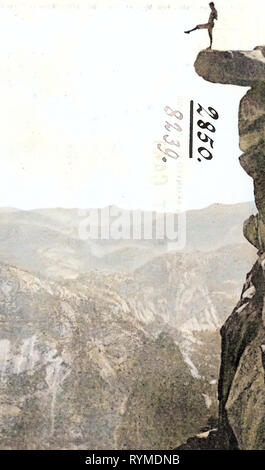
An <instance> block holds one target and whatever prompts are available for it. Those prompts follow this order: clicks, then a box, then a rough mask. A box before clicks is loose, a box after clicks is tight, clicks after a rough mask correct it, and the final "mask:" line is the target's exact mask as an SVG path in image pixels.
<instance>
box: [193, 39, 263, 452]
mask: <svg viewBox="0 0 265 470" xmlns="http://www.w3.org/2000/svg"><path fill="white" fill-rule="evenodd" d="M195 70H196V72H197V73H198V74H199V75H200V76H202V77H203V78H204V79H206V80H208V81H210V82H214V83H225V84H232V85H241V86H242V85H243V86H250V87H251V89H250V90H249V91H248V92H247V93H246V95H245V96H244V97H243V98H242V100H241V102H240V107H239V136H240V148H241V150H242V151H243V152H244V153H243V155H242V156H241V157H240V159H239V160H240V164H241V165H242V167H243V168H244V170H245V171H246V172H247V173H248V174H249V175H250V176H251V177H252V178H253V181H254V193H255V202H256V206H257V209H258V213H257V214H256V215H252V216H251V217H250V218H249V219H248V220H247V221H245V223H244V228H243V231H244V235H245V237H246V238H247V240H248V241H249V242H250V243H251V244H252V245H254V246H255V247H256V248H257V250H258V259H257V261H256V263H255V264H254V266H253V268H252V270H251V272H250V273H248V274H247V278H246V282H245V284H244V286H243V290H242V294H241V298H240V300H239V302H238V304H237V306H236V307H235V309H234V310H233V312H232V314H231V315H230V317H229V318H228V319H227V321H226V322H225V324H224V325H223V327H222V329H221V336H222V356H221V368H220V376H219V403H220V410H219V428H218V432H217V434H215V440H214V443H213V436H211V440H209V441H208V444H209V447H211V446H212V447H215V448H218V447H219V448H220V447H221V448H225V449H235V448H236V449H265V383H264V377H265V328H264V326H265V308H264V301H265V46H264V47H257V48H255V49H254V50H253V51H250V52H241V51H228V52H226V51H220V52H219V51H212V52H209V51H202V52H201V53H200V54H199V55H198V57H197V60H196V62H195ZM210 441H211V442H210ZM197 447H199V444H198V442H197Z"/></svg>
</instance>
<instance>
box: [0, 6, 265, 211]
mask: <svg viewBox="0 0 265 470" xmlns="http://www.w3.org/2000/svg"><path fill="white" fill-rule="evenodd" d="M215 4H216V7H217V10H218V13H219V19H218V22H217V24H216V27H215V29H214V48H216V49H253V48H254V47H255V46H256V45H260V44H264V43H265V33H264V24H263V23H262V22H263V21H264V13H265V6H264V5H263V3H262V2H260V0H252V1H251V2H249V1H245V0H233V1H231V0H219V1H216V2H215ZM208 15H209V7H208V1H201V0H186V1H183V0H171V1H162V0H153V1H151V0H149V1H145V0H142V1H140V0H131V1H126V0H122V1H121V0H120V1H112V0H108V1H101V0H94V1H93V0H91V1H85V0H83V1H82V0H79V1H74V0H72V1H64V0H61V1H59V0H57V1H56V0H54V1H45V0H34V2H33V1H25V0H24V1H22V0H21V1H18V0H17V1H15V0H14V1H11V0H10V1H8V0H7V1H2V2H1V5H0V82H1V86H0V102H1V107H0V129H1V138H0V154H1V160H0V206H14V207H20V208H25V209H29V208H37V207H54V206H62V207H102V206H105V205H108V204H116V205H118V206H121V207H125V208H142V209H152V208H153V209H155V208H157V200H160V199H161V200H162V199H163V198H166V199H167V200H166V204H165V206H166V208H167V209H170V210H174V209H178V207H176V205H175V194H176V193H179V192H180V193H181V208H183V209H187V208H188V209H191V208H200V207H204V206H207V205H209V204H212V203H215V202H224V203H234V202H239V201H246V200H250V199H253V195H252V193H253V191H252V182H251V179H250V178H249V177H248V176H247V175H246V174H245V173H244V172H243V170H242V169H241V167H240V166H239V163H238V156H239V155H240V153H241V152H240V149H239V147H238V136H237V112H238V103H239V100H240V98H241V97H242V96H243V95H244V93H245V92H246V90H247V89H245V88H241V87H233V86H229V85H215V84H210V83H207V82H205V81H204V80H202V79H201V78H199V77H198V76H196V74H195V72H194V69H193V62H194V60H195V58H196V55H197V53H198V52H199V51H200V50H201V49H203V48H205V47H207V46H208V36H207V31H205V30H201V31H196V32H194V33H193V34H192V35H189V36H188V35H184V33H183V31H184V29H187V28H191V27H193V26H195V25H196V24H197V23H202V22H206V21H207V18H208ZM190 99H194V101H195V103H197V102H200V103H201V104H202V105H204V106H206V107H207V106H213V107H215V108H216V109H217V110H218V112H219V114H220V119H219V120H218V123H217V131H216V134H215V150H214V158H213V160H212V161H209V162H207V161H205V162H201V163H199V162H198V161H197V160H196V159H195V158H194V159H193V160H192V161H189V158H188V145H187V144H188V135H187V130H188V104H189V100H190ZM166 105H168V106H171V107H172V108H174V109H180V110H181V111H182V112H183V113H184V119H183V133H182V137H181V138H182V140H181V150H180V155H181V157H180V159H179V161H178V165H179V166H180V167H181V177H180V178H178V180H179V179H181V182H179V181H178V182H177V180H176V179H175V176H174V175H175V174H177V173H174V172H175V168H174V166H173V164H174V162H173V161H170V162H168V166H167V170H166V171H167V172H169V182H168V190H167V189H166V190H165V187H164V188H160V189H159V191H158V190H157V188H155V189H154V178H153V172H154V162H155V157H156V155H157V154H158V151H157V150H156V144H157V143H158V142H161V139H162V137H163V135H164V134H165V132H164V124H165V120H166V118H167V117H166V115H165V112H164V107H165V106H166ZM177 171H179V169H178V170H177Z"/></svg>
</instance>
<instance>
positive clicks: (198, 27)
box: [184, 23, 208, 34]
mask: <svg viewBox="0 0 265 470" xmlns="http://www.w3.org/2000/svg"><path fill="white" fill-rule="evenodd" d="M207 28H208V23H206V24H197V26H195V28H193V29H189V30H188V31H184V33H186V34H189V33H191V32H192V31H196V29H207Z"/></svg>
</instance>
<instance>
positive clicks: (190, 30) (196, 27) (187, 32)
mask: <svg viewBox="0 0 265 470" xmlns="http://www.w3.org/2000/svg"><path fill="white" fill-rule="evenodd" d="M196 29H198V26H195V28H193V29H189V31H184V33H186V34H189V33H191V32H192V31H196Z"/></svg>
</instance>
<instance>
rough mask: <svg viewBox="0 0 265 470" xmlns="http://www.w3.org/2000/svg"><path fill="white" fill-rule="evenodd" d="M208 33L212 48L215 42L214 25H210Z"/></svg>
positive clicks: (210, 47)
mask: <svg viewBox="0 0 265 470" xmlns="http://www.w3.org/2000/svg"><path fill="white" fill-rule="evenodd" d="M208 34H209V38H210V46H209V47H208V49H212V44H213V27H212V26H209V28H208Z"/></svg>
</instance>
